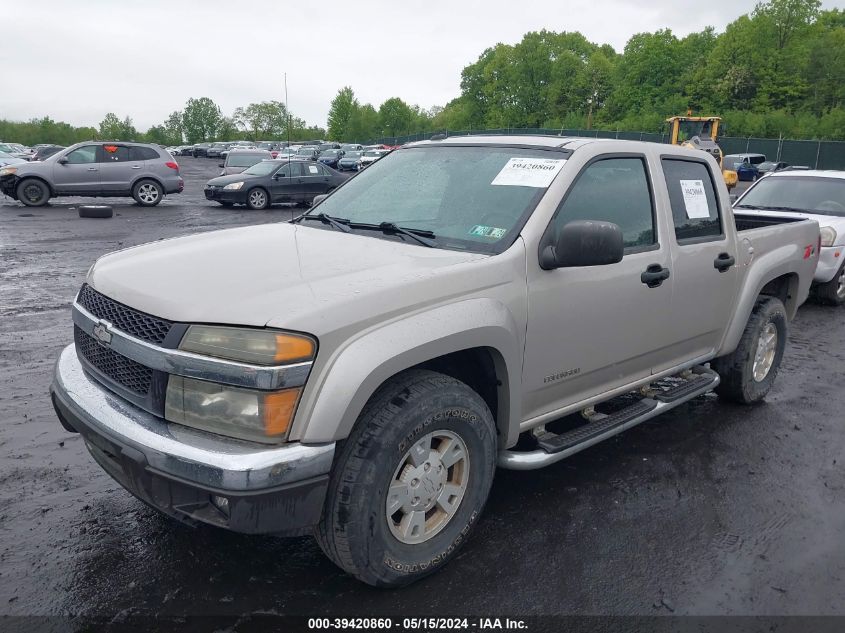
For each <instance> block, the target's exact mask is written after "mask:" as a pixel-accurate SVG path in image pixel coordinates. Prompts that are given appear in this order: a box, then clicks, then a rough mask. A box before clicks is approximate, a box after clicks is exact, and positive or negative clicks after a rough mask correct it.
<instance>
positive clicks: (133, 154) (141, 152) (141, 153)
mask: <svg viewBox="0 0 845 633" xmlns="http://www.w3.org/2000/svg"><path fill="white" fill-rule="evenodd" d="M157 158H161V156H160V155H159V153H158V152H157V151H156V150H154V149H153V148H152V147H138V146H132V147H130V148H129V160H155V159H157Z"/></svg>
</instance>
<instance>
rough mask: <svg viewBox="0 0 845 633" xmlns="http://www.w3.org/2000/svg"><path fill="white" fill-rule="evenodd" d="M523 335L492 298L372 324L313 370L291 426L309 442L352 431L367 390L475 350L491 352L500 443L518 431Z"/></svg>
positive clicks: (510, 440)
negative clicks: (422, 366) (449, 356)
mask: <svg viewBox="0 0 845 633" xmlns="http://www.w3.org/2000/svg"><path fill="white" fill-rule="evenodd" d="M522 338H523V337H522V336H521V335H520V331H519V328H518V327H517V324H516V321H515V320H514V318H513V315H512V314H511V312H510V311H509V310H508V308H507V307H506V306H505V305H504V304H502V303H501V302H499V301H495V300H493V299H487V298H476V299H467V300H465V301H460V302H458V303H452V304H449V305H444V306H440V307H437V308H433V309H431V310H427V311H425V312H422V313H418V314H414V315H412V316H409V317H407V318H403V319H401V320H399V321H393V322H389V323H386V324H384V325H382V326H379V327H377V328H375V329H371V330H367V331H364V332H362V333H361V335H359V336H357V337H355V338H353V339H351V340H349V341H348V342H347V343H346V344H345V345H343V346H341V347H340V348H338V349H337V350H336V351H335V352H334V353H333V354H332V357H331V358H330V359H329V361H328V362H327V363H326V364H325V366H324V367H323V369H322V371H320V373H319V375H317V376H314V375H312V376H311V377H310V378H309V381H308V383H309V384H308V388H306V392H305V394H303V400H302V402H300V405H299V408H298V410H297V413H296V418H295V420H294V425H293V428H292V432H291V437H292V439H299V440H300V441H302V442H306V443H317V442H328V441H335V440H341V439H344V438H345V437H347V436H348V435H349V433H350V431H351V430H352V426H353V425H354V424H355V421H356V420H357V419H358V416H359V415H360V413H361V410H362V409H363V408H364V405H365V404H366V403H367V400H369V399H370V396H372V395H373V393H374V392H375V391H376V389H378V387H379V386H380V385H381V384H382V383H384V382H385V381H386V380H387V379H389V378H390V377H391V376H394V375H396V374H398V373H399V372H401V371H403V370H405V369H409V368H411V367H414V366H416V365H419V364H420V363H424V362H426V361H429V360H431V359H434V358H437V357H439V356H443V355H445V354H450V353H453V352H457V351H461V350H465V349H471V348H479V347H484V348H489V349H491V350H492V352H493V356H494V363H495V365H496V373H497V378H498V380H499V382H500V386H499V413H498V418H499V419H498V420H497V425H498V427H499V430H500V441H501V443H502V445H503V446H510V445H512V444H514V443H515V442H516V439H517V436H518V434H519V411H520V406H521V402H520V393H521V375H522V374H521V365H522V343H521V341H522Z"/></svg>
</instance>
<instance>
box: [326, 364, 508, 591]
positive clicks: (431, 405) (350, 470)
mask: <svg viewBox="0 0 845 633" xmlns="http://www.w3.org/2000/svg"><path fill="white" fill-rule="evenodd" d="M441 451H442V455H443V456H441ZM450 462H451V465H448V464H450ZM495 466H496V427H495V423H494V421H493V416H492V414H491V413H490V409H489V408H488V407H487V404H486V403H485V402H484V400H483V399H482V398H481V396H479V395H478V394H477V393H476V392H475V391H473V390H472V389H470V388H469V387H468V386H467V385H465V384H464V383H462V382H460V381H458V380H455V379H454V378H451V377H449V376H445V375H443V374H439V373H436V372H433V371H427V370H410V371H407V372H403V373H402V374H399V375H398V376H395V377H394V378H392V379H390V380H388V381H387V382H386V383H385V384H384V385H383V386H382V387H380V388H379V390H378V391H377V392H376V393H375V394H374V395H373V397H372V398H371V399H370V401H369V402H368V403H367V405H366V406H365V407H364V410H363V411H362V413H361V415H360V417H359V418H358V421H357V422H356V424H355V427H354V428H353V430H352V433H351V434H350V436H349V438H348V439H347V440H346V442H345V443H344V444H343V448H342V449H341V451H340V454H339V455H338V457H337V459H336V461H335V464H334V467H333V469H332V476H331V481H330V482H329V490H328V494H327V497H326V502H325V506H324V509H323V517H322V520H321V522H320V524H319V525H318V527H317V531H316V535H315V536H316V538H317V542H318V543H319V544H320V547H321V548H322V550H323V551H324V552H325V553H326V555H327V556H328V557H329V558H330V559H331V560H332V561H334V563H336V564H337V565H338V566H339V567H341V568H342V569H344V570H345V571H346V572H348V573H349V574H351V575H353V576H355V577H356V578H358V579H359V580H361V581H363V582H365V583H367V584H370V585H373V586H376V587H398V586H402V585H407V584H409V583H411V582H414V581H415V580H418V579H420V578H422V577H423V576H426V575H428V574H430V573H432V572H434V571H436V570H438V569H439V568H441V567H442V566H443V565H445V564H446V563H447V562H448V561H449V560H450V559H451V558H452V557H453V556H454V555H455V553H456V552H457V551H458V549H459V548H460V546H461V545H462V544H463V543H464V541H465V540H466V539H467V536H468V535H469V533H470V531H471V530H472V528H473V526H474V525H475V523H476V522H477V520H478V517H479V516H480V514H481V511H482V509H483V508H484V504H485V502H486V501H487V496H488V494H489V492H490V486H491V485H492V483H493V473H494V471H495ZM438 477H439V478H440V479H438ZM459 489H460V490H459ZM397 491H398V492H397ZM394 508H395V509H396V511H395V512H392V511H393V510H394ZM391 512H392V514H391ZM418 512H419V513H422V515H419V514H418ZM405 519H408V520H407V521H405ZM403 521H404V523H403Z"/></svg>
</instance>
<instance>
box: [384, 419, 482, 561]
mask: <svg viewBox="0 0 845 633" xmlns="http://www.w3.org/2000/svg"><path fill="white" fill-rule="evenodd" d="M469 468H470V465H469V452H468V451H467V447H466V444H465V443H464V441H463V440H462V439H461V438H460V436H459V435H457V434H456V433H453V432H451V431H447V430H445V429H443V430H438V431H434V432H432V433H429V434H428V435H426V436H424V437H423V438H422V439H419V440H417V441H416V442H415V443H414V445H413V446H411V448H410V449H409V450H408V452H407V453H405V456H404V457H403V458H402V459H401V461H400V462H399V466H398V467H397V468H396V471H395V472H394V473H393V479H392V480H391V482H390V488H389V489H388V492H387V501H386V503H385V518H386V520H387V525H388V527H389V528H390V532H391V533H392V534H393V536H394V537H396V539H397V540H399V541H400V542H401V543H406V544H411V545H413V544H418V543H423V542H425V541H427V540H429V539H430V538H432V537H433V536H434V535H436V534H437V533H438V532H440V531H441V530H442V529H443V528H444V527H446V525H447V524H448V523H449V521H450V520H451V519H452V517H453V516H454V515H455V513H456V512H457V510H458V507H459V506H460V505H461V501H462V500H463V498H464V494H465V493H466V490H467V485H468V482H469Z"/></svg>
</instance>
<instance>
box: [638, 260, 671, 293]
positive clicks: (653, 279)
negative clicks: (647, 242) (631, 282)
mask: <svg viewBox="0 0 845 633" xmlns="http://www.w3.org/2000/svg"><path fill="white" fill-rule="evenodd" d="M669 274H670V273H669V269H668V268H663V266H661V265H660V264H652V265H651V266H649V267H648V268H646V269H645V272H644V273H643V274H642V275H640V281H642V282H643V283H644V284H645V285H646V286H648V287H649V288H657V286H659V285H660V284H662V283H663V282H664V281H666V280H667V279H669Z"/></svg>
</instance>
